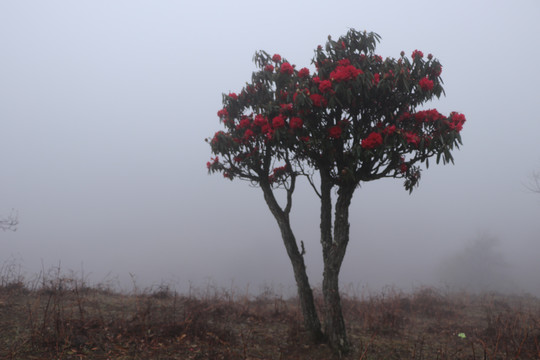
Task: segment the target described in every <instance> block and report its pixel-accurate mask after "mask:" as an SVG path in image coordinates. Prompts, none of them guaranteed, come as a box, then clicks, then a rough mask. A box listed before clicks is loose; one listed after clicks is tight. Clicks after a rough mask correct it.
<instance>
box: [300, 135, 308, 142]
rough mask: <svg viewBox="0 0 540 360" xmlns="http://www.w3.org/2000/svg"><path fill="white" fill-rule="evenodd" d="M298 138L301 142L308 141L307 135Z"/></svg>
mask: <svg viewBox="0 0 540 360" xmlns="http://www.w3.org/2000/svg"><path fill="white" fill-rule="evenodd" d="M300 140H302V141H303V142H308V141H309V136H302V137H300Z"/></svg>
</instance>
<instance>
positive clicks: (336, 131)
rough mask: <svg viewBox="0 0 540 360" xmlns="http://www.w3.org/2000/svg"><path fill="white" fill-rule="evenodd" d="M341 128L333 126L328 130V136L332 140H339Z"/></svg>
mask: <svg viewBox="0 0 540 360" xmlns="http://www.w3.org/2000/svg"><path fill="white" fill-rule="evenodd" d="M341 132H342V130H341V126H339V125H334V126H332V127H331V128H330V129H328V136H329V137H331V138H332V139H339V138H340V137H341Z"/></svg>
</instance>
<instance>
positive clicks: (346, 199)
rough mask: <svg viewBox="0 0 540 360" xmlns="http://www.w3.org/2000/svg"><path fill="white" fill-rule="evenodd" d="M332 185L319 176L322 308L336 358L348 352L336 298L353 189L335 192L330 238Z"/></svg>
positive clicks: (347, 235)
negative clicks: (336, 194)
mask: <svg viewBox="0 0 540 360" xmlns="http://www.w3.org/2000/svg"><path fill="white" fill-rule="evenodd" d="M331 190H332V185H331V182H330V179H329V178H327V177H325V176H324V175H321V244H322V247H323V261H324V274H323V296H324V305H325V317H324V320H325V324H324V328H325V335H326V337H327V339H328V342H329V344H330V346H331V347H332V349H333V350H334V351H335V352H337V353H338V354H340V355H342V354H346V353H348V352H349V351H350V349H351V348H350V344H349V341H348V339H347V330H346V328H345V321H344V319H343V312H342V308H341V297H340V295H339V272H340V270H341V264H342V263H343V258H344V257H345V251H346V249H347V244H348V242H349V205H350V203H351V199H352V195H353V193H354V187H350V188H349V187H342V188H340V189H339V190H338V198H337V200H336V205H335V219H334V228H333V230H334V231H333V234H332V199H331Z"/></svg>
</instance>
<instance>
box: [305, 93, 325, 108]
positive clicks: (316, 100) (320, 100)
mask: <svg viewBox="0 0 540 360" xmlns="http://www.w3.org/2000/svg"><path fill="white" fill-rule="evenodd" d="M309 98H310V99H311V101H313V105H315V106H316V107H325V106H326V105H327V104H328V102H327V101H326V99H325V97H324V96H322V95H320V94H311V95H309Z"/></svg>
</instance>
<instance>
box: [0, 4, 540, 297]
mask: <svg viewBox="0 0 540 360" xmlns="http://www.w3.org/2000/svg"><path fill="white" fill-rule="evenodd" d="M539 15H540V4H538V3H537V2H536V1H522V2H519V3H516V2H514V3H510V2H487V1H478V2H470V1H469V2H466V1H458V2H452V3H447V4H439V3H434V2H432V1H413V2H407V3H404V2H399V1H395V2H394V1H390V2H385V3H382V2H380V3H379V2H371V3H359V2H355V1H342V2H337V3H329V2H322V1H310V2H307V1H299V2H294V3H290V2H286V1H277V2H273V3H272V4H271V5H269V4H267V5H259V4H258V3H256V2H248V1H232V2H218V1H209V2H187V1H160V2H148V1H114V2H110V1H100V0H98V1H78V2H72V1H65V0H56V1H47V2H35V1H24V0H23V1H17V2H2V3H1V4H0V46H1V49H2V51H1V54H0V124H1V127H0V129H1V130H0V164H1V165H2V167H1V170H0V218H4V219H5V218H7V217H9V216H10V214H12V213H13V212H12V209H15V210H14V213H15V214H17V216H18V220H19V224H18V226H17V231H15V232H13V231H9V230H8V231H0V265H1V264H4V268H5V266H6V264H13V263H15V264H18V267H17V269H18V271H20V273H21V274H24V275H25V276H27V277H28V278H32V276H34V274H38V273H39V272H40V271H48V269H51V268H56V267H60V268H61V269H64V270H65V271H66V272H70V271H72V272H74V273H75V274H76V275H77V274H78V275H77V276H84V277H86V278H87V279H88V281H89V282H93V283H99V282H110V283H113V284H115V285H118V286H120V287H122V288H127V289H129V288H130V287H131V286H133V284H134V283H135V284H137V286H139V287H146V286H151V285H155V284H160V283H162V282H165V283H170V284H172V285H174V286H176V287H177V288H178V289H180V290H181V291H189V289H190V288H192V289H193V288H197V289H203V290H204V289H205V288H209V287H213V288H221V287H223V288H237V289H241V290H242V291H250V292H255V293H256V292H259V291H264V289H267V288H272V289H274V290H275V291H279V292H282V293H286V294H293V293H294V291H295V286H294V279H293V274H292V269H291V266H290V264H289V261H288V258H287V255H286V252H285V249H284V247H283V244H282V241H281V238H280V234H279V231H278V227H277V225H276V223H275V220H274V219H273V217H272V216H271V214H270V212H269V210H268V209H267V207H266V204H265V203H264V200H263V196H262V192H261V191H260V189H258V188H254V187H250V186H249V184H248V183H245V182H241V181H233V182H230V181H228V180H226V179H223V178H221V177H220V176H219V175H213V176H209V175H208V174H207V171H206V166H205V164H206V161H208V160H209V158H210V149H209V146H208V144H206V143H205V142H204V139H205V138H206V137H209V136H212V135H213V134H214V132H215V131H217V130H220V129H221V126H220V123H219V120H218V117H217V116H216V112H217V110H219V109H220V108H221V94H222V93H228V92H229V91H239V90H240V89H241V87H242V86H243V85H244V83H245V82H246V81H248V80H249V79H250V76H251V72H252V71H253V70H255V66H254V64H253V63H252V56H253V54H254V53H255V51H257V50H260V49H262V50H266V51H268V52H269V53H279V54H281V55H282V56H283V57H285V58H287V59H288V60H289V61H290V62H291V63H294V64H296V65H297V66H299V67H304V66H306V67H310V68H312V66H311V64H310V61H311V58H312V56H313V51H314V49H315V48H316V47H317V45H319V44H324V43H325V41H326V39H327V37H328V35H329V34H330V35H332V36H333V37H338V36H340V35H342V34H345V33H346V32H347V30H348V29H349V28H355V29H358V30H363V29H366V30H368V31H374V32H376V33H378V34H380V35H381V36H382V40H381V43H380V44H379V46H378V53H379V54H380V55H381V56H383V57H387V56H391V57H398V56H399V53H400V51H402V50H403V51H405V52H406V53H407V55H408V56H410V54H411V53H412V51H414V50H415V49H418V50H421V51H423V52H424V53H425V54H428V53H432V54H433V55H434V56H435V57H436V58H438V59H439V60H440V62H441V63H442V64H443V73H442V78H443V80H444V88H445V92H446V96H445V97H443V98H441V99H440V100H438V101H435V102H433V103H431V104H428V105H427V108H437V109H438V110H439V111H440V112H442V113H449V112H451V111H458V112H462V113H464V114H465V115H466V117H467V123H466V124H465V127H464V130H463V132H462V137H463V143H464V144H463V147H462V148H461V149H460V150H459V151H457V152H455V165H446V166H442V165H433V166H430V168H429V169H427V170H426V169H424V171H423V174H422V180H421V182H420V186H419V188H417V189H415V190H414V192H413V193H412V194H411V195H409V194H408V193H407V192H406V191H405V190H404V188H403V185H402V183H401V182H400V180H382V181H378V182H373V183H367V184H363V185H362V187H361V188H359V189H358V190H357V192H356V193H355V195H354V198H353V202H352V205H351V209H350V212H351V216H350V221H351V241H350V245H349V249H348V252H347V255H346V257H345V261H344V264H343V269H342V273H341V286H342V288H343V289H344V290H345V291H351V292H357V293H358V292H362V291H373V292H376V291H379V290H380V289H381V288H384V287H385V286H395V287H399V288H401V289H404V290H410V289H414V288H417V287H420V286H425V285H433V286H438V287H442V288H448V289H467V290H469V291H506V292H531V293H534V294H536V295H540V280H538V276H537V274H538V273H540V262H538V254H540V241H539V240H540V222H539V221H538V219H539V215H540V194H538V193H534V192H531V191H529V189H528V188H527V185H528V184H530V181H531V174H532V173H533V172H534V171H540V141H539V139H540V136H539V134H540V117H539V115H538V111H537V105H538V99H540V90H539V87H538V84H539V83H540V73H539V72H538V71H536V70H534V69H535V65H534V60H535V59H538V58H539V57H540V46H539V45H538V41H537V35H538V33H540V25H539V23H538V21H537V19H538V16H539ZM318 212H319V204H318V202H317V198H316V196H315V195H314V194H313V192H312V190H311V188H310V187H309V185H308V184H307V183H302V182H300V183H299V184H298V185H297V191H296V193H295V199H294V203H293V213H292V225H293V227H294V231H295V234H296V236H297V239H298V240H302V241H303V242H304V243H305V247H306V251H307V253H306V262H307V267H308V274H309V276H310V280H311V282H312V285H313V286H318V284H319V283H320V282H321V280H322V276H321V274H322V261H321V249H320V244H319V234H318V229H319V219H318V215H319V213H318Z"/></svg>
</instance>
